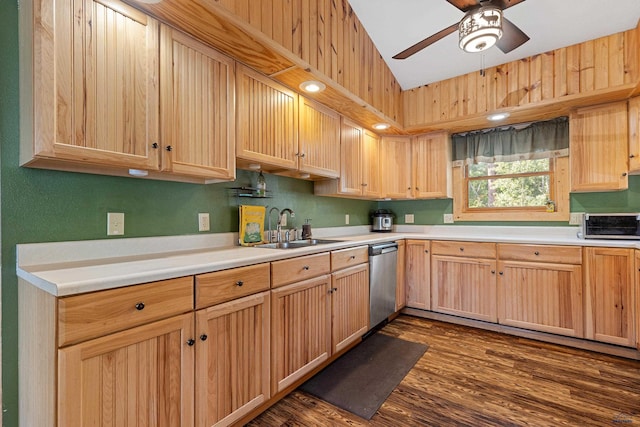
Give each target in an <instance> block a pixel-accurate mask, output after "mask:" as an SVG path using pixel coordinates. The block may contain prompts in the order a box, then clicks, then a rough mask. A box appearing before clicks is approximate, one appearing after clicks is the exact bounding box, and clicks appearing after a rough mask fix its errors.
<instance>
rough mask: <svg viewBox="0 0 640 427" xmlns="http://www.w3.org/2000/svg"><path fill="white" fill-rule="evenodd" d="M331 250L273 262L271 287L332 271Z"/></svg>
mask: <svg viewBox="0 0 640 427" xmlns="http://www.w3.org/2000/svg"><path fill="white" fill-rule="evenodd" d="M330 265H331V264H330V257H329V252H324V253H321V254H315V255H307V256H303V257H299V258H291V259H284V260H282V261H274V262H272V263H271V287H273V288H275V287H277V286H282V285H286V284H288V283H294V282H299V281H301V280H305V279H310V278H312V277H316V276H319V275H321V274H325V273H328V272H329V271H331V267H330Z"/></svg>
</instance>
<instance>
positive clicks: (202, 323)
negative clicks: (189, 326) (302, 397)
mask: <svg viewBox="0 0 640 427" xmlns="http://www.w3.org/2000/svg"><path fill="white" fill-rule="evenodd" d="M269 309H270V293H269V291H266V292H261V293H258V294H254V295H251V296H247V297H244V298H239V299H236V300H233V301H230V302H226V303H222V304H218V305H215V306H213V307H209V308H205V309H202V310H198V311H196V335H195V340H196V341H197V345H196V361H195V420H196V424H195V425H196V426H197V427H208V426H214V425H215V426H222V425H225V426H226V425H230V424H232V423H234V422H235V421H237V420H238V419H240V418H241V417H243V416H245V415H246V414H247V413H249V412H250V411H251V410H253V409H255V408H256V407H258V406H260V405H261V404H263V403H264V402H266V401H267V400H269V397H270V396H271V392H270V381H269V363H270V357H269V354H270V342H271V341H270V340H271V336H270V310H269ZM172 425H173V424H172ZM176 425H177V424H176ZM183 425H184V424H183Z"/></svg>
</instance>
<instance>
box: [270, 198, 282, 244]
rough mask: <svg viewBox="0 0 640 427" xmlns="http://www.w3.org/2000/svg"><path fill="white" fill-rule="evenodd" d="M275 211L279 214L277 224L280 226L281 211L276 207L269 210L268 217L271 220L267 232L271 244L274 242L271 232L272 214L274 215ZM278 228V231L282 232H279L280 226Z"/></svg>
mask: <svg viewBox="0 0 640 427" xmlns="http://www.w3.org/2000/svg"><path fill="white" fill-rule="evenodd" d="M273 211H275V212H276V213H277V214H278V222H277V224H280V214H279V212H280V210H279V209H278V208H277V207H275V206H274V207H272V208H271V209H269V216H268V218H269V230H268V231H267V240H268V241H269V243H271V242H273V236H272V232H271V214H272V213H273ZM277 227H278V231H280V230H279V227H280V226H279V225H278V226H277ZM278 234H279V233H278Z"/></svg>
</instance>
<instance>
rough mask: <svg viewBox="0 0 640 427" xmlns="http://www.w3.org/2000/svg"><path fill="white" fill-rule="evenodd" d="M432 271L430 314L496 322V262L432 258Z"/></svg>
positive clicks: (477, 259)
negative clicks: (438, 313) (436, 313)
mask: <svg viewBox="0 0 640 427" xmlns="http://www.w3.org/2000/svg"><path fill="white" fill-rule="evenodd" d="M431 271H432V276H431V295H432V296H431V309H432V310H433V311H437V312H440V313H447V314H453V315H456V316H462V317H468V318H471V319H477V320H484V321H487V322H494V323H495V322H497V321H498V316H497V310H496V261H495V260H493V259H481V258H463V257H453V256H445V255H433V256H432V257H431Z"/></svg>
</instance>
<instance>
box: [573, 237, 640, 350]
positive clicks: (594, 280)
mask: <svg viewBox="0 0 640 427" xmlns="http://www.w3.org/2000/svg"><path fill="white" fill-rule="evenodd" d="M634 258H635V257H634V250H633V249H623V248H602V247H586V248H584V261H585V264H584V268H585V318H586V321H585V338H587V339H592V340H596V341H602V342H607V343H610V344H617V345H622V346H632V347H633V346H635V345H636V337H635V321H634V305H635V295H634V286H635V283H634V279H635V274H634Z"/></svg>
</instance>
